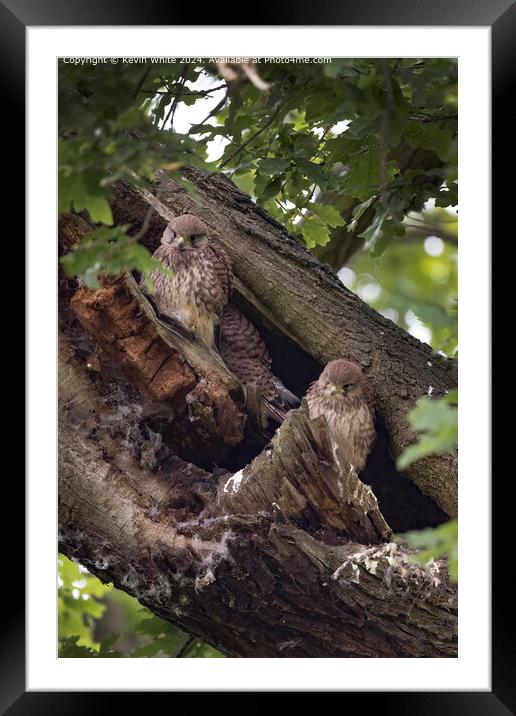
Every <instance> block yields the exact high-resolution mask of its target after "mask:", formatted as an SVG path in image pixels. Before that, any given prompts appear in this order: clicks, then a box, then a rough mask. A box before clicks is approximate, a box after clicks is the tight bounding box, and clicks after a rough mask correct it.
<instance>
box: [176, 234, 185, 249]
mask: <svg viewBox="0 0 516 716" xmlns="http://www.w3.org/2000/svg"><path fill="white" fill-rule="evenodd" d="M176 244H177V247H178V249H181V250H182V249H184V247H185V244H186V240H185V237H184V236H178V237H177V239H176Z"/></svg>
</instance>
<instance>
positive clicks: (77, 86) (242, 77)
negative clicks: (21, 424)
mask: <svg viewBox="0 0 516 716" xmlns="http://www.w3.org/2000/svg"><path fill="white" fill-rule="evenodd" d="M11 5H12V7H11ZM282 9H283V8H276V10H275V16H274V18H272V19H273V20H274V23H275V24H273V25H269V24H267V23H268V18H265V17H261V16H260V18H259V21H258V22H257V24H253V25H240V26H237V25H234V24H232V23H229V24H226V23H221V24H217V20H215V24H211V23H212V22H213V20H212V18H211V17H208V16H207V17H206V18H204V17H203V18H202V20H203V24H200V25H195V26H193V25H188V24H186V20H185V19H184V18H183V17H174V16H173V15H172V16H170V17H168V16H166V14H165V13H164V11H163V10H162V9H161V8H160V7H159V6H157V5H156V6H155V5H154V4H153V3H150V4H147V5H146V6H145V7H143V6H138V7H133V8H131V12H124V14H123V16H122V14H121V13H119V12H117V11H116V9H115V8H114V7H113V6H112V5H110V4H102V5H100V4H98V5H97V4H96V3H93V4H83V5H79V4H78V3H77V4H75V3H74V4H68V5H67V6H66V7H63V8H60V9H59V11H58V10H57V9H56V8H54V7H51V6H50V4H48V6H47V5H45V4H39V5H37V4H36V3H34V4H32V3H28V2H26V3H18V4H16V6H15V3H14V2H13V3H9V2H7V3H4V4H3V6H2V9H1V12H2V18H3V21H2V32H3V34H4V36H5V42H4V43H3V47H2V53H3V55H4V62H3V63H2V67H3V72H2V74H3V75H4V78H5V80H4V96H5V97H6V103H5V106H6V107H9V108H10V112H9V113H8V114H6V119H7V116H9V117H10V122H9V123H8V132H7V134H6V136H8V137H9V138H11V136H12V138H13V146H19V147H21V146H23V144H24V142H23V139H24V138H23V137H22V136H21V132H22V130H21V121H20V120H19V119H18V120H16V121H15V119H14V118H15V117H17V118H20V117H21V116H22V113H23V107H24V106H25V116H26V132H27V133H26V146H27V164H26V167H27V170H26V171H27V173H26V187H27V200H26V207H25V212H24V211H23V207H21V208H20V210H19V211H18V212H13V211H12V210H11V212H12V214H13V216H16V217H18V218H17V220H16V221H17V233H20V223H21V217H22V216H24V215H25V216H26V227H27V236H28V242H27V287H28V290H27V305H28V318H29V321H28V325H29V331H28V397H29V400H28V407H29V410H28V421H27V434H28V451H27V458H28V460H27V466H28V471H27V483H26V485H27V489H26V495H25V498H26V504H27V513H26V514H27V530H26V542H25V544H26V556H27V559H26V564H25V565H24V567H22V566H21V565H22V562H23V560H22V557H21V550H20V545H21V543H22V541H23V538H22V537H21V535H20V537H19V539H18V540H17V541H16V546H17V550H16V554H15V555H13V557H12V562H13V567H14V569H15V570H16V569H18V572H21V574H18V575H16V576H13V577H12V585H13V586H12V589H13V591H14V590H15V591H16V594H21V593H22V587H21V584H22V582H23V574H22V573H23V571H24V569H25V575H26V580H27V581H26V600H25V605H24V606H25V607H26V613H25V612H24V610H23V609H22V608H21V607H20V608H19V610H17V609H16V608H13V609H12V610H10V611H9V613H8V614H7V613H6V616H7V620H8V626H9V628H8V629H6V630H5V635H6V636H5V639H4V643H3V646H2V649H3V652H4V659H3V661H4V663H6V664H7V665H8V667H7V668H6V670H5V674H4V678H3V682H4V683H3V687H2V698H3V706H4V708H5V709H6V710H7V712H8V713H13V714H16V713H25V712H27V711H29V712H32V711H36V712H40V711H44V710H45V708H47V709H49V710H52V711H53V712H55V711H57V712H60V711H62V712H65V711H66V712H68V711H70V710H74V711H75V710H79V711H80V710H81V709H84V708H86V709H87V710H88V711H90V710H92V709H93V708H97V706H96V702H97V699H98V697H97V695H96V694H95V693H94V692H96V691H101V692H102V691H114V692H115V691H117V692H118V691H186V692H188V691H192V692H195V691H206V692H210V691H221V692H225V691H228V692H237V691H255V690H256V691H264V692H267V691H271V692H274V691H287V692H288V691H316V692H317V691H323V692H324V691H346V692H354V693H353V695H354V696H356V697H358V698H363V697H364V696H365V695H367V697H368V698H370V699H380V698H381V699H382V708H385V705H386V704H388V708H389V709H390V710H392V711H394V710H396V712H400V711H401V712H402V713H403V712H406V713H412V712H413V711H414V710H416V709H417V710H421V711H422V712H423V713H429V714H430V713H432V714H433V713H437V712H438V711H444V712H446V710H448V711H449V712H450V713H454V714H455V713H476V712H478V713H489V714H490V713H493V714H495V713H500V714H502V713H508V712H509V711H508V709H511V708H514V701H513V694H512V693H511V688H510V683H511V679H510V675H511V674H510V671H511V669H510V659H509V657H508V653H509V650H510V640H509V637H508V633H507V630H506V627H505V626H504V624H505V622H504V620H503V619H504V618H503V616H502V615H503V609H502V607H503V602H504V596H505V594H503V592H500V593H499V592H498V591H496V589H493V590H492V585H491V560H492V555H497V554H499V552H497V549H496V546H497V545H500V544H501V542H502V540H503V530H504V529H505V526H506V525H507V524H508V519H507V518H504V517H503V516H502V517H498V516H497V518H496V529H495V530H494V531H493V533H491V507H492V504H491V503H492V501H493V502H494V501H495V500H496V501H497V504H493V506H495V507H496V509H497V510H498V509H500V515H502V514H503V510H504V509H505V510H506V511H507V510H508V509H509V508H508V506H507V504H506V501H505V500H503V499H501V495H499V494H498V490H499V488H496V483H495V489H494V490H493V491H491V468H490V440H489V435H490V401H491V397H490V390H489V387H490V384H489V376H490V360H491V358H490V340H489V339H490V331H491V327H490V311H489V308H490V304H491V294H490V276H489V269H490V264H491V250H490V246H491V241H490V237H491V228H490V224H491V212H492V213H493V216H498V217H499V216H501V215H502V214H503V213H504V212H503V208H502V206H503V205H502V204H501V203H500V202H501V201H502V197H503V196H504V194H503V192H504V190H505V191H507V189H506V187H502V188H501V190H500V193H498V192H496V193H493V195H492V197H493V206H491V189H490V166H491V159H490V141H489V134H490V129H491V126H492V127H493V129H494V130H495V131H494V136H495V137H497V138H498V139H502V138H503V137H507V136H509V135H510V131H509V130H508V129H507V128H506V127H505V125H504V124H503V123H504V120H505V121H507V120H506V114H505V113H504V112H503V111H499V110H497V111H496V113H495V114H494V116H493V120H492V121H491V112H490V94H492V95H493V98H494V99H495V100H496V101H500V102H503V99H504V98H505V96H506V92H507V90H506V86H507V82H508V78H509V76H510V69H509V68H510V67H512V66H513V61H514V59H513V58H511V56H510V52H511V50H512V49H513V42H512V37H513V27H514V22H512V24H511V20H512V21H514V8H513V6H511V4H510V3H509V2H506V3H505V4H504V3H501V2H500V3H499V6H498V5H493V4H491V5H490V7H489V9H488V8H480V7H475V8H472V7H468V6H466V7H464V8H461V7H460V6H459V5H457V4H455V5H454V6H453V7H449V6H448V5H446V6H445V5H444V4H443V6H442V7H440V5H439V3H437V4H436V3H433V4H432V5H430V4H429V3H422V4H418V6H417V8H416V7H415V6H413V5H412V4H411V3H396V4H391V3H382V5H381V6H380V5H378V4H373V3H366V4H362V5H361V6H360V8H359V7H345V6H343V7H342V8H340V9H339V10H337V9H336V8H330V7H328V8H317V18H314V17H312V15H314V10H313V9H312V8H304V9H301V8H300V9H299V13H298V17H297V18H296V22H295V23H293V21H292V18H291V17H290V18H289V15H288V13H287V11H286V10H285V12H282ZM260 14H263V9H261V10H260ZM219 20H220V18H219ZM513 54H514V53H513ZM23 87H25V88H26V95H25V99H24V90H23ZM5 111H6V112H7V110H5ZM11 125H16V126H12V127H11ZM11 129H12V131H11ZM16 131H17V132H18V133H19V135H20V136H19V138H18V139H19V141H18V142H15V135H16ZM10 141H11V140H10ZM497 151H498V156H502V154H501V152H500V149H498V150H497ZM505 151H506V150H505ZM493 156H494V160H495V162H496V156H497V154H496V153H495V154H494V155H493ZM22 163H23V162H21V161H17V162H15V166H14V167H13V171H14V173H15V183H14V185H15V186H20V185H21V181H22V180H21V178H20V180H19V181H16V179H18V177H16V172H18V173H19V172H21V171H22V170H21V166H22ZM56 167H57V170H56ZM459 185H460V194H459V193H458V187H459ZM17 196H19V192H17ZM17 196H15V197H14V200H16V198H17ZM9 203H10V202H9ZM459 206H460V211H459ZM496 209H498V211H497V210H496ZM56 239H57V240H56ZM9 241H10V239H9ZM459 244H460V250H459ZM13 249H14V246H13ZM15 255H16V252H15V251H12V252H11V256H12V257H14V256H15ZM12 260H14V258H13V259H12ZM501 305H503V304H501ZM459 309H460V310H459ZM459 345H460V351H459ZM459 388H460V391H459ZM459 392H460V402H459V398H458V396H459ZM22 499H23V498H22V496H20V498H19V500H20V501H21V500H22ZM498 503H502V504H498ZM493 524H494V522H493ZM56 561H57V570H56ZM494 564H495V567H497V566H499V565H497V564H496V561H495V562H494ZM495 574H496V572H495ZM459 575H460V576H459ZM56 579H57V585H56ZM9 582H10V583H11V578H10V579H9ZM493 587H494V588H495V587H496V582H495V581H494V582H493ZM16 603H19V604H22V603H23V600H22V599H21V598H20V599H17V600H16ZM491 615H492V617H491ZM23 625H24V626H23ZM171 659H172V661H171ZM249 660H251V662H249ZM400 667H401V668H400ZM43 692H44V693H43ZM349 695H350V694H349V693H347V694H346V696H349ZM423 704H424V705H423Z"/></svg>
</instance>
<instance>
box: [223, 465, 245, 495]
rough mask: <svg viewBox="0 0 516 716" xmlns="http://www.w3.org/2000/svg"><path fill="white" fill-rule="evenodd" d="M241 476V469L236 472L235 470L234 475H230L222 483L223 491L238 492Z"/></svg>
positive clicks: (242, 472) (242, 474)
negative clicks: (223, 483) (224, 482)
mask: <svg viewBox="0 0 516 716" xmlns="http://www.w3.org/2000/svg"><path fill="white" fill-rule="evenodd" d="M243 476H244V471H243V470H239V471H238V472H235V474H234V475H231V477H230V478H229V480H228V481H227V482H226V484H225V485H224V492H238V489H239V487H240V483H241V482H242V478H243Z"/></svg>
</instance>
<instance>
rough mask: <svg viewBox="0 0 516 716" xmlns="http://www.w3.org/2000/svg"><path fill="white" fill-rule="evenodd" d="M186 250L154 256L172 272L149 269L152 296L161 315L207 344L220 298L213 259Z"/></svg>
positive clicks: (215, 320) (215, 321) (209, 340)
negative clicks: (176, 322) (153, 286)
mask: <svg viewBox="0 0 516 716" xmlns="http://www.w3.org/2000/svg"><path fill="white" fill-rule="evenodd" d="M186 253H187V252H184V254H186ZM188 253H189V254H190V255H183V254H182V253H180V252H176V251H172V252H171V251H168V252H166V253H165V252H164V255H162V256H158V257H157V258H159V259H160V260H161V261H162V263H163V264H164V265H165V267H166V268H168V269H170V271H171V272H172V274H173V275H172V276H165V275H164V274H162V273H160V272H159V271H157V270H156V271H154V272H153V274H152V278H153V281H154V284H155V289H156V294H155V299H156V302H157V304H158V306H159V309H160V311H161V312H162V313H163V314H164V315H166V316H169V317H170V318H174V319H176V320H178V321H179V322H180V323H182V324H183V325H184V326H185V327H186V328H187V329H188V330H190V331H191V332H193V333H196V334H197V335H198V336H199V338H200V339H201V340H203V341H204V342H205V343H206V344H208V345H211V344H212V343H213V338H214V326H215V325H216V324H217V323H218V316H219V314H220V311H221V309H222V306H219V304H220V303H222V301H223V297H222V296H220V295H219V294H220V292H219V291H218V290H217V289H218V277H217V267H216V265H215V261H216V260H214V257H213V256H210V255H205V252H202V251H196V252H191V253H190V252H188Z"/></svg>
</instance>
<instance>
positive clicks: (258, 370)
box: [220, 304, 299, 423]
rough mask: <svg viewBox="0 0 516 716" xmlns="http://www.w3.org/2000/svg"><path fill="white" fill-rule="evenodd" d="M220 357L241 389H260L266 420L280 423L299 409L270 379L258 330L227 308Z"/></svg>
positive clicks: (273, 378)
mask: <svg viewBox="0 0 516 716" xmlns="http://www.w3.org/2000/svg"><path fill="white" fill-rule="evenodd" d="M220 354H221V356H222V358H223V360H224V362H225V363H226V365H227V367H228V368H229V369H230V371H232V372H233V373H234V374H235V375H236V377H237V378H239V380H240V381H241V382H242V383H244V385H255V386H258V387H259V388H260V390H261V391H262V394H263V397H264V398H265V407H266V409H267V413H268V415H269V417H272V418H274V419H275V420H277V421H278V422H280V423H281V422H282V421H283V419H284V417H285V415H286V413H287V412H288V411H289V410H291V409H292V408H297V407H298V406H299V398H297V396H295V395H294V394H293V393H291V392H290V390H288V388H286V387H285V386H284V385H283V383H282V382H281V380H280V379H279V378H277V377H276V376H275V375H273V373H272V371H271V364H272V360H271V356H270V354H269V351H268V349H267V346H266V345H265V342H264V340H263V338H262V337H261V335H260V334H259V332H258V330H257V329H256V327H255V326H254V325H253V324H252V323H251V322H250V321H249V320H248V319H247V318H246V317H245V316H244V315H243V313H241V312H240V311H239V310H238V308H236V307H235V306H233V305H231V304H228V305H227V306H226V308H225V310H224V315H223V318H222V323H221V327H220Z"/></svg>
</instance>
